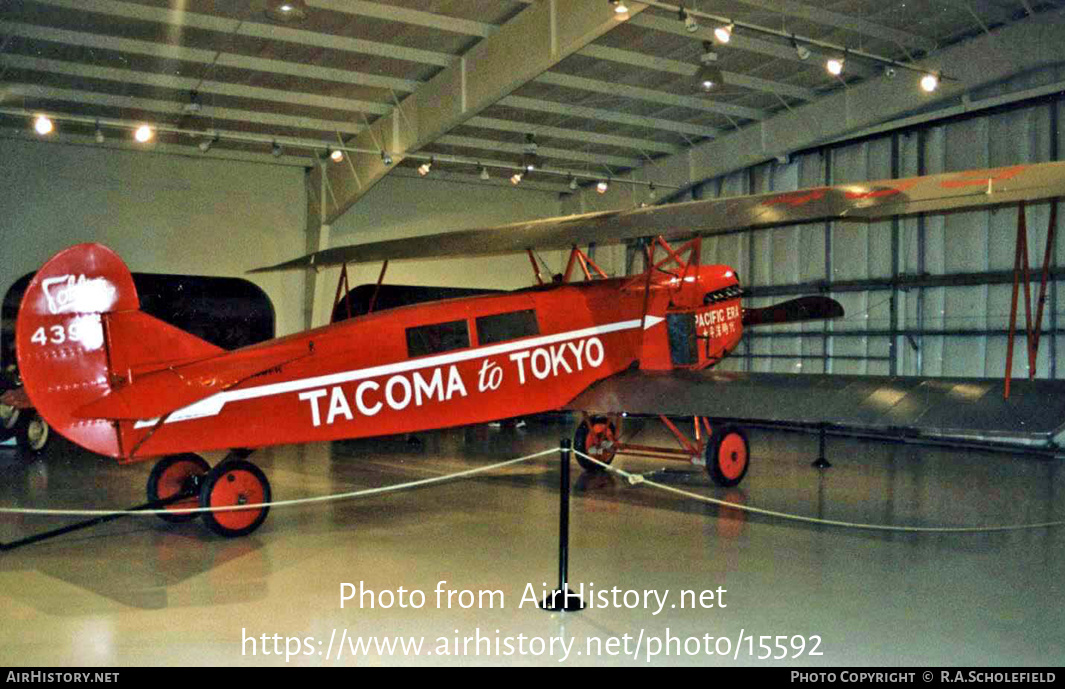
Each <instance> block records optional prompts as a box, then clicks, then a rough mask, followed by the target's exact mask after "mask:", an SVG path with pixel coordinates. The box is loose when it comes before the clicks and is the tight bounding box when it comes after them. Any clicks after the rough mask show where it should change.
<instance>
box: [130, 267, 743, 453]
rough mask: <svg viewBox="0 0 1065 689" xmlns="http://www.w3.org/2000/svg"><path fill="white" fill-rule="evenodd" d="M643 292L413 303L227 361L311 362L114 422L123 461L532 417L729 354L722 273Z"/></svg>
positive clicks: (601, 286) (674, 280)
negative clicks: (163, 411) (266, 356)
mask: <svg viewBox="0 0 1065 689" xmlns="http://www.w3.org/2000/svg"><path fill="white" fill-rule="evenodd" d="M647 286H648V281H647V280H646V278H645V277H643V276H640V277H631V278H616V279H606V280H597V281H590V282H582V283H575V284H563V285H550V286H544V287H538V288H532V289H527V290H522V291H518V292H512V293H507V294H500V295H491V296H479V297H471V298H464V299H454V300H448V301H441V302H434V303H428V304H418V305H413V306H406V307H402V308H396V309H392V310H388V311H382V312H378V313H372V314H369V315H366V316H362V317H359V318H355V319H352V320H349V321H344V322H341V323H338V324H334V325H329V326H326V327H322V328H318V329H315V330H310V331H307V332H304V333H300V334H298V335H293V336H290V337H285V338H280V339H278V340H273V341H271V342H266V343H262V344H259V345H255V346H253V347H248V348H246V349H243V350H238V351H237V352H234V353H232V354H229V355H227V356H226V357H225V358H226V360H227V362H229V363H231V362H232V360H233V359H234V358H239V357H242V356H243V357H253V356H262V354H263V351H264V349H268V348H285V349H286V350H300V349H301V348H302V349H305V350H306V351H308V352H310V353H309V354H308V355H307V356H303V357H300V358H296V359H295V360H293V361H290V362H288V363H285V364H284V365H281V366H278V367H275V368H273V369H270V370H267V371H264V372H262V373H259V374H258V375H255V376H253V377H252V378H250V379H248V380H245V381H243V382H242V383H240V384H239V385H236V386H234V387H231V388H229V389H227V390H225V391H223V392H220V393H216V394H214V395H212V396H210V397H207V398H204V399H201V400H199V401H197V402H194V403H192V404H189V405H187V406H185V407H183V408H182V409H179V410H177V411H174V412H172V413H170V414H169V415H167V416H165V417H163V418H162V420H159V419H152V420H142V421H136V422H133V421H121V422H119V426H120V433H121V435H122V442H121V445H122V447H123V448H126V450H125V451H124V452H123V454H124V455H126V457H125V459H126V460H127V461H136V460H139V459H145V458H147V457H152V456H159V455H168V454H175V453H178V452H188V451H203V450H212V449H224V448H232V447H248V448H255V447H262V446H266V445H276V444H283V443H299V442H312V441H326V440H337V439H343V438H360V437H367V436H379V435H391V434H396V433H407V432H413V431H420V430H426V429H433V428H444V427H449V426H459V425H465V424H472V423H482V422H486V421H491V420H496V419H503V418H508V417H513V416H519V415H524V414H535V413H539V412H544V411H549V410H552V409H558V408H559V407H561V406H563V405H565V404H566V403H567V402H568V401H569V400H571V399H573V398H574V397H575V396H576V395H577V394H579V393H580V392H581V391H583V390H584V389H585V388H587V387H588V386H589V385H591V384H592V383H594V382H596V381H598V380H601V379H603V378H606V377H607V376H610V375H612V374H615V373H618V372H620V371H623V370H625V369H626V368H628V367H630V366H632V365H634V364H635V363H637V362H638V364H639V365H640V366H641V367H643V368H645V369H652V370H664V369H669V368H675V367H683V368H703V367H706V366H709V365H712V364H713V363H716V361H718V360H720V358H721V357H723V356H724V355H725V354H727V353H728V352H729V351H731V350H732V349H733V348H734V347H735V346H736V344H737V343H738V342H739V339H740V336H741V309H740V305H739V304H740V302H739V294H738V283H737V279H736V277H735V274H734V272H733V271H732V270H731V269H730V268H728V267H727V266H701V267H692V268H690V269H688V270H686V271H681V272H680V273H668V272H661V274H659V275H656V276H655V277H654V279H652V280H651V281H650V285H649V287H650V289H646V287H647ZM645 313H646V318H645V317H644V314H645ZM671 333H672V334H671ZM130 454H132V455H133V456H132V457H130V456H129V455H130Z"/></svg>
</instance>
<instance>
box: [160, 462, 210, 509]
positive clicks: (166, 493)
mask: <svg viewBox="0 0 1065 689" xmlns="http://www.w3.org/2000/svg"><path fill="white" fill-rule="evenodd" d="M204 473H205V472H204V469H203V466H202V465H201V464H199V463H198V462H195V461H192V460H182V461H178V462H174V463H173V464H171V465H170V466H168V467H167V468H166V470H165V471H163V473H162V474H161V475H160V476H159V482H158V483H157V484H156V492H157V494H158V496H159V499H160V500H166V499H167V498H172V497H174V496H175V495H177V494H178V493H181V492H184V491H185V490H187V489H189V488H192V486H191V485H190V484H191V479H193V478H194V477H197V476H203V475H204ZM199 506H200V505H199V499H198V497H197V496H196V495H195V494H193V495H191V496H190V497H188V498H186V499H185V500H178V501H177V502H175V503H171V504H169V505H167V506H166V509H168V510H187V509H193V508H196V507H199Z"/></svg>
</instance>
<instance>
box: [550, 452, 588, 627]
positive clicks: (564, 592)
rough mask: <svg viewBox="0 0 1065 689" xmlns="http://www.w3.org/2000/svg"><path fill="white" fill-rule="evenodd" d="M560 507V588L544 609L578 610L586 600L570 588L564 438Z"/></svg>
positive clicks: (566, 471)
mask: <svg viewBox="0 0 1065 689" xmlns="http://www.w3.org/2000/svg"><path fill="white" fill-rule="evenodd" d="M559 455H560V463H561V466H560V467H559V475H560V479H559V508H558V513H559V514H558V588H557V589H555V590H554V591H552V592H551V593H549V594H548V595H547V597H546V598H544V602H543V603H541V604H540V607H541V608H543V609H544V610H551V611H555V612H558V611H562V612H576V611H578V610H584V601H583V600H581V597H580V596H579V595H577V594H576V593H574V592H573V591H571V590H570V589H569V464H570V440H569V438H563V439H562V444H561V449H560V452H559Z"/></svg>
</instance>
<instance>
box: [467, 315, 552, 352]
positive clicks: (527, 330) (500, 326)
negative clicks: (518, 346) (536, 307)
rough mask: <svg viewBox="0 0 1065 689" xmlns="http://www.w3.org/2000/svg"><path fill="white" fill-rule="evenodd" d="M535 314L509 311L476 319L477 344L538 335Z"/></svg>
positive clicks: (538, 330)
mask: <svg viewBox="0 0 1065 689" xmlns="http://www.w3.org/2000/svg"><path fill="white" fill-rule="evenodd" d="M539 334H540V328H539V326H538V325H537V324H536V312H535V311H533V310H532V309H527V310H525V311H511V312H510V313H500V314H497V315H495V316H481V317H480V318H478V319H477V342H478V343H479V344H482V345H489V344H495V343H496V342H506V341H507V340H516V339H518V338H519V337H530V336H532V335H539Z"/></svg>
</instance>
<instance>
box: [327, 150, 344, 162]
mask: <svg viewBox="0 0 1065 689" xmlns="http://www.w3.org/2000/svg"><path fill="white" fill-rule="evenodd" d="M329 159H330V160H332V161H333V162H334V163H339V162H340V161H342V160H344V151H341V150H340V149H339V148H334V149H331V150H330V151H329Z"/></svg>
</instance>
